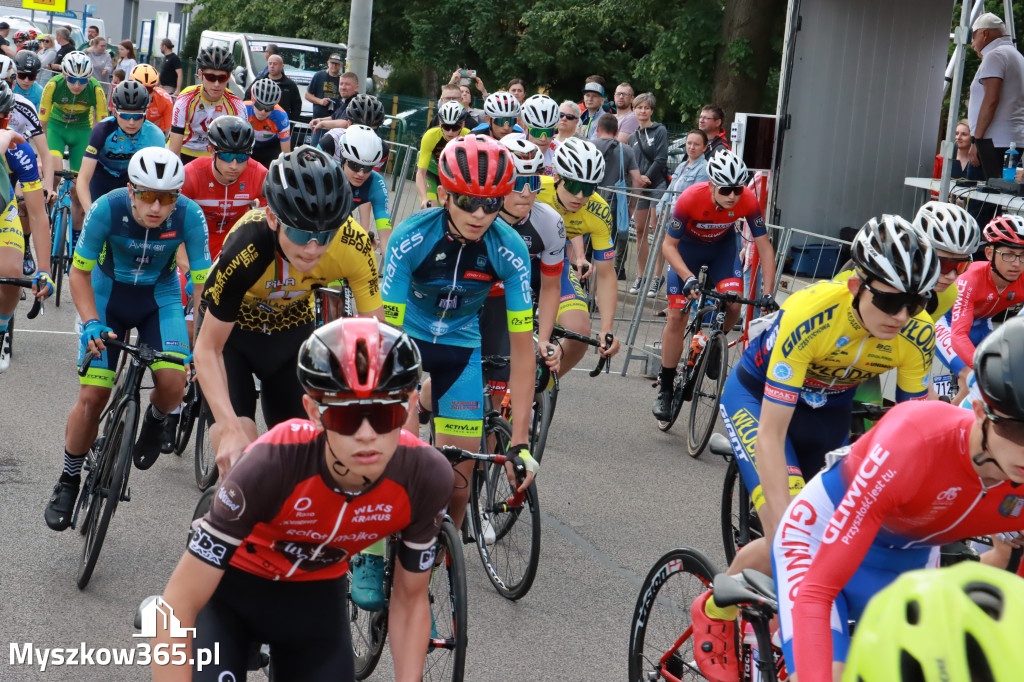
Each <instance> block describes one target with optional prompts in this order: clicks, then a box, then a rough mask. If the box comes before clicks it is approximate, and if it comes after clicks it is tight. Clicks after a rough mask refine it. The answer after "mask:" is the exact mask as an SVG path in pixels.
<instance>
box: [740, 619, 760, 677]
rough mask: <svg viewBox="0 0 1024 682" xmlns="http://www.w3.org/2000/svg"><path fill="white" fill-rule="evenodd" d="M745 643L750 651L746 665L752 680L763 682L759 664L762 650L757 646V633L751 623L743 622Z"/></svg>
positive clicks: (745, 647)
mask: <svg viewBox="0 0 1024 682" xmlns="http://www.w3.org/2000/svg"><path fill="white" fill-rule="evenodd" d="M743 645H744V647H743V648H744V649H747V651H749V652H750V654H749V655H750V660H749V662H748V664H747V666H746V668H747V673H748V677H747V679H748V680H750V682H761V669H760V668H759V667H758V666H757V664H758V656H759V655H760V651H759V650H758V647H757V634H756V633H755V632H754V628H753V626H752V625H751V624H750V623H746V622H744V623H743Z"/></svg>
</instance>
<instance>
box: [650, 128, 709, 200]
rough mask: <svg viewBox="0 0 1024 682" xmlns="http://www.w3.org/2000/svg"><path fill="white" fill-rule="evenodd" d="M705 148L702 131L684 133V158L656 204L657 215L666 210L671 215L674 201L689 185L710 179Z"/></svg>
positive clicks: (694, 130)
mask: <svg viewBox="0 0 1024 682" xmlns="http://www.w3.org/2000/svg"><path fill="white" fill-rule="evenodd" d="M707 148H708V136H707V135H705V134H704V131H703V130H701V129H700V128H694V129H693V130H691V131H690V132H688V133H686V158H685V159H683V160H682V161H681V162H680V163H679V165H678V166H676V169H675V172H673V173H672V182H670V183H669V185H668V190H667V191H666V192H665V196H664V197H662V199H661V202H659V203H658V214H659V215H660V214H661V212H662V211H664V210H666V209H668V211H669V213H671V212H672V207H673V206H675V203H676V199H678V198H679V195H680V194H682V193H683V191H684V190H685V189H687V188H688V187H689V186H690V185H696V184H697V183H698V182H707V181H708V180H709V179H710V178H708V160H707V159H706V158H705V157H704V152H705V151H707Z"/></svg>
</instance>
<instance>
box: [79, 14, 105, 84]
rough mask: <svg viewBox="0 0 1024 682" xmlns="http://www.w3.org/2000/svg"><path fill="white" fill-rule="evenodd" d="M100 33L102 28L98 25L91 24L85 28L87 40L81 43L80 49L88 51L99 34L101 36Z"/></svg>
mask: <svg viewBox="0 0 1024 682" xmlns="http://www.w3.org/2000/svg"><path fill="white" fill-rule="evenodd" d="M99 34H100V29H99V27H98V26H90V27H89V28H87V29H85V42H84V43H82V44H81V45H79V46H78V49H79V50H80V51H82V52H86V51H88V49H89V48H90V47H92V46H93V43H92V41H93V40H94V39H95V38H96V37H97V36H99ZM90 56H92V55H90ZM108 75H109V74H108ZM97 80H99V79H97Z"/></svg>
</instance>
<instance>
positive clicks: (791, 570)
mask: <svg viewBox="0 0 1024 682" xmlns="http://www.w3.org/2000/svg"><path fill="white" fill-rule="evenodd" d="M817 522H818V512H817V511H816V510H815V509H814V506H813V505H811V504H810V503H809V502H807V501H806V500H800V499H798V500H796V501H794V502H793V504H792V505H790V507H789V509H788V510H787V511H786V515H785V516H784V517H783V519H782V523H781V525H780V528H779V532H780V536H779V547H780V549H781V550H782V557H781V563H782V564H783V566H785V570H784V571H783V572H782V575H780V576H778V579H779V582H780V585H779V586H780V587H781V588H783V589H785V590H786V592H787V594H788V595H789V599H790V601H792V600H793V599H794V598H795V597H796V592H797V588H799V587H800V583H801V582H803V579H804V576H805V575H806V574H807V571H808V570H810V568H811V559H812V558H813V557H812V556H811V546H810V543H809V542H808V540H807V539H808V538H809V537H810V536H811V532H810V530H809V529H811V528H814V525H815V524H816V523H817Z"/></svg>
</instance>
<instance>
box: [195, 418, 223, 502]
mask: <svg viewBox="0 0 1024 682" xmlns="http://www.w3.org/2000/svg"><path fill="white" fill-rule="evenodd" d="M211 426H213V412H212V411H211V410H210V406H209V405H208V404H206V403H205V402H204V403H203V404H202V407H201V408H200V410H199V417H198V418H197V419H196V446H195V452H194V454H193V462H194V469H195V476H196V486H198V487H199V489H200V490H206V489H207V488H209V487H210V486H212V485H213V484H214V483H216V482H217V476H218V471H217V460H216V455H215V454H214V452H213V442H212V441H211V440H210V427H211Z"/></svg>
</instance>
